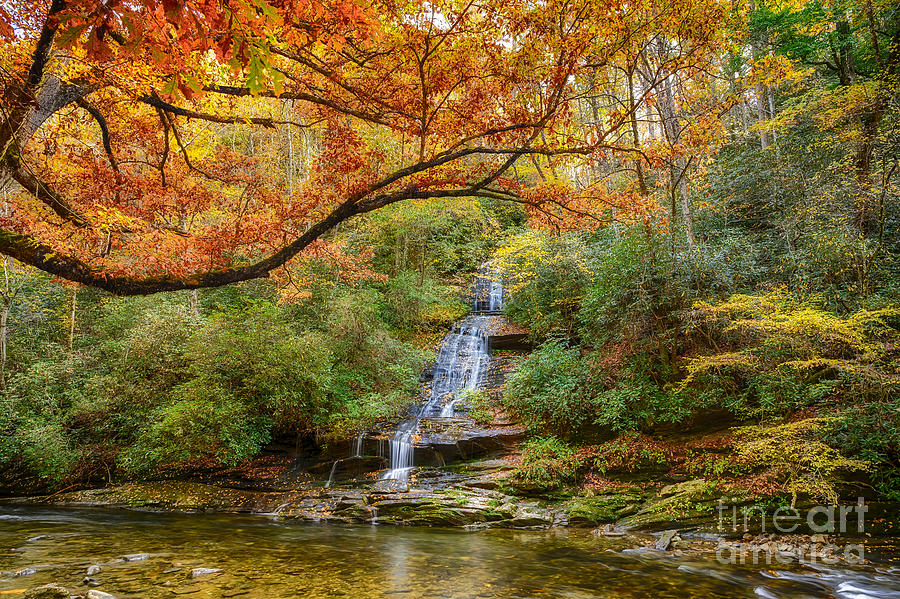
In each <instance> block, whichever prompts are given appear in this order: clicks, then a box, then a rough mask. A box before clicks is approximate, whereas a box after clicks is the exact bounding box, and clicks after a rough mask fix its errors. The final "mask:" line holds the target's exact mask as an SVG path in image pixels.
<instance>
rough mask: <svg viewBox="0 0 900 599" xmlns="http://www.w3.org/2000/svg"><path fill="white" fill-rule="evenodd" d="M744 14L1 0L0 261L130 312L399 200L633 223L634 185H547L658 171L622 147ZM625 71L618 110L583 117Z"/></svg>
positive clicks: (557, 4) (728, 9)
mask: <svg viewBox="0 0 900 599" xmlns="http://www.w3.org/2000/svg"><path fill="white" fill-rule="evenodd" d="M740 12H741V10H740V8H739V7H736V6H735V5H733V4H732V3H731V2H724V1H721V0H700V1H696V0H691V1H688V0H642V1H641V2H638V3H634V2H624V1H613V2H610V1H606V0H598V1H591V2H573V1H565V0H562V1H561V0H549V1H541V2H533V3H532V2H527V3H526V2H506V1H500V0H487V1H481V2H475V1H474V0H472V1H462V2H460V1H446V2H443V1H441V2H425V1H416V0H414V1H411V2H400V3H396V2H380V1H379V2H354V1H352V0H340V1H335V2H319V1H307V0H301V1H280V0H279V1H265V0H255V1H252V2H235V1H229V0H214V1H206V0H203V1H180V0H167V1H163V2H156V1H148V2H131V3H129V2H99V1H94V0H80V1H66V0H54V1H52V2H45V1H36V2H32V1H21V2H14V3H12V4H9V5H7V6H6V7H5V8H4V9H3V12H2V13H0V23H2V24H0V30H2V34H3V36H4V37H3V45H2V51H0V61H2V73H3V75H2V77H3V107H4V110H3V114H2V126H0V148H2V157H0V158H2V159H0V170H2V173H3V176H4V177H5V178H8V179H12V180H14V181H16V182H17V183H18V187H17V188H16V189H15V190H14V191H12V192H10V193H8V194H7V198H6V209H5V211H4V214H3V217H2V233H0V251H2V252H3V253H5V254H7V255H10V256H13V257H15V258H16V259H18V260H20V261H22V262H24V263H26V264H30V265H32V266H35V267H38V268H40V269H42V270H45V271H47V272H50V273H52V274H55V275H58V276H60V277H62V278H65V279H69V280H73V281H76V282H79V283H83V284H87V285H92V286H96V287H99V288H103V289H106V290H109V291H112V292H115V293H118V294H126V295H127V294H144V293H152V292H157V291H166V290H176V289H190V288H198V287H210V286H218V285H223V284H227V283H232V282H236V281H242V280H247V279H252V278H257V277H262V276H266V275H268V274H269V273H271V272H272V271H273V270H275V269H278V268H280V267H282V266H283V265H284V264H285V263H286V262H287V261H289V260H291V259H292V258H293V257H295V256H296V255H297V254H299V253H300V252H303V251H304V250H305V249H306V248H308V247H309V246H310V244H312V243H313V242H314V241H315V240H316V239H318V238H320V237H321V236H322V235H323V234H325V233H326V232H328V231H330V230H332V229H333V228H334V227H336V226H337V225H338V224H339V223H341V222H342V221H344V220H346V219H348V218H350V217H352V216H354V215H359V214H363V213H368V212H371V211H373V210H377V209H379V208H381V207H384V206H386V205H389V204H392V203H395V202H398V201H403V200H410V199H431V198H458V197H481V198H491V199H496V200H505V201H511V202H518V203H521V204H524V205H526V206H528V208H529V210H530V211H531V212H532V214H533V215H534V216H536V217H540V218H544V219H546V220H547V221H548V222H551V223H553V225H554V226H559V224H560V223H565V222H566V221H567V220H572V219H574V220H587V221H590V222H593V221H597V222H602V221H608V220H609V218H610V214H609V209H610V207H611V206H613V207H617V208H618V209H620V210H622V211H625V212H627V213H632V212H636V213H640V212H642V211H644V210H645V209H646V207H645V206H643V205H642V202H641V194H639V193H635V192H633V190H626V191H625V192H621V193H617V194H611V192H610V190H609V189H608V188H607V186H606V185H605V184H599V183H597V182H593V183H588V184H584V185H580V186H579V185H572V184H571V183H570V182H568V181H565V179H564V177H562V176H558V174H557V176H555V177H549V176H546V175H545V173H544V170H549V169H552V170H554V171H556V170H557V169H559V170H564V169H567V170H572V169H576V170H577V169H584V168H588V167H590V165H592V164H596V163H597V162H598V161H604V160H608V159H609V158H610V156H614V155H622V156H626V157H631V158H629V162H630V163H636V164H638V168H639V169H640V161H641V160H644V161H645V162H646V161H658V160H662V159H664V157H663V156H662V153H661V152H660V151H659V150H657V151H653V152H651V150H650V149H649V148H646V147H641V145H640V142H639V140H638V139H636V137H635V136H633V135H632V128H633V126H634V124H635V122H636V114H637V113H638V111H639V110H641V109H642V107H644V106H648V105H650V104H652V103H653V102H654V101H655V100H654V98H656V97H657V96H659V97H662V96H666V92H665V89H666V88H671V86H672V80H673V78H675V77H678V81H679V87H685V86H688V85H690V83H691V82H692V81H701V80H705V78H706V77H707V75H708V74H709V73H710V72H711V71H712V70H713V65H714V63H715V62H716V61H717V60H718V58H719V57H720V55H721V52H722V51H723V50H724V49H725V48H726V47H727V44H728V43H729V41H728V39H729V36H728V35H726V33H728V32H729V31H733V29H734V27H735V17H737V16H738V15H739V14H740ZM638 70H639V71H640V73H641V75H640V77H641V84H640V86H632V94H631V95H632V98H631V100H630V101H629V102H627V103H625V104H623V105H621V106H613V105H610V106H608V107H604V108H603V109H602V110H599V111H598V108H597V102H596V100H597V98H602V97H603V96H604V94H609V91H610V87H611V86H613V85H618V84H619V83H617V81H618V80H619V79H621V76H620V75H621V74H623V73H624V74H625V76H627V77H628V78H635V73H636V71H638ZM635 88H637V89H638V93H637V97H634V96H635V93H634V89H635ZM671 95H672V94H671V89H669V95H668V96H666V97H667V98H668V97H670V96H671ZM670 100H671V98H670ZM671 101H672V102H674V100H671ZM589 104H590V105H593V115H592V116H590V117H589V118H587V119H585V118H583V116H584V107H585V106H587V105H589ZM714 108H715V107H714V106H713V105H712V103H707V105H706V106H705V107H704V108H703V110H709V109H714ZM667 127H668V125H667ZM669 129H671V133H672V136H671V138H670V140H669V141H670V142H671V143H670V146H678V145H679V144H681V143H682V141H681V140H680V139H678V138H677V136H676V133H675V129H674V128H672V127H669V128H668V129H667V130H669ZM276 136H277V137H279V138H281V139H287V140H288V141H289V142H290V144H291V148H290V152H291V154H290V160H291V166H290V172H289V173H288V176H284V174H283V173H284V169H278V168H277V161H278V160H281V159H282V157H281V156H276V157H274V158H273V156H272V155H267V154H266V153H265V152H261V151H260V150H259V148H260V146H262V142H263V141H264V140H265V139H266V138H268V139H269V140H270V141H271V140H272V139H273V138H274V137H276ZM297 136H299V138H298V139H296V140H295V138H296V137H297ZM705 141H706V140H696V142H697V143H700V144H702V143H705ZM294 144H296V145H297V146H298V147H296V148H295V147H294ZM301 145H302V148H300V147H299V146H301ZM678 152H679V151H678V150H676V153H678ZM669 153H670V154H671V148H670V152H669ZM538 158H540V159H541V160H546V161H547V163H549V165H550V167H549V169H548V167H546V166H545V167H544V169H543V170H542V169H541V167H540V166H539V164H538V161H537V159H538ZM295 160H296V162H295ZM295 165H299V166H295ZM275 170H280V171H281V173H279V176H273V175H274V171H275ZM554 174H556V173H554ZM641 185H644V183H643V182H642V183H641Z"/></svg>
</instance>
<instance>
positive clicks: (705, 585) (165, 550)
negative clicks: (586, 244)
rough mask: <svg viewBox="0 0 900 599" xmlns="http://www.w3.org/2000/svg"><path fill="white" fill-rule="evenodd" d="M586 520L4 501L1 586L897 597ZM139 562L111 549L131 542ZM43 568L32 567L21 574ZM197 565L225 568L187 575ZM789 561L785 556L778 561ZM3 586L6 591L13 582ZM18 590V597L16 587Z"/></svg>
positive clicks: (888, 572) (890, 579)
mask: <svg viewBox="0 0 900 599" xmlns="http://www.w3.org/2000/svg"><path fill="white" fill-rule="evenodd" d="M626 543H627V542H625V541H622V540H617V539H597V538H594V537H592V536H590V534H589V533H587V532H586V531H575V530H565V529H561V530H557V531H547V532H537V531H535V532H532V531H510V530H485V531H480V532H466V531H461V530H443V529H429V528H399V527H392V526H340V525H334V524H328V525H326V524H312V523H303V522H296V521H279V520H274V519H269V518H263V517H251V516H234V515H177V514H154V513H135V512H113V511H105V510H58V509H53V510H40V509H34V508H7V507H4V508H2V509H0V571H2V574H0V593H2V592H3V591H10V590H15V589H25V588H29V587H33V586H37V585H40V584H46V583H49V582H55V583H58V584H61V585H64V586H67V587H68V588H69V589H72V590H77V591H79V592H82V593H83V592H86V591H87V590H88V589H89V588H91V587H88V586H86V585H85V584H84V583H83V582H82V580H83V578H84V577H85V572H86V570H87V568H88V566H90V565H93V564H98V565H100V566H101V567H102V571H101V572H100V573H99V574H96V575H95V578H96V579H97V583H99V584H98V586H96V588H97V589H99V590H102V591H105V592H108V593H113V594H114V595H116V596H118V597H120V598H124V597H141V598H148V599H154V598H158V597H176V596H180V595H185V596H187V597H192V598H207V597H209V598H211V597H242V598H260V599H262V598H266V599H279V598H288V597H315V598H318V597H339V596H346V597H353V598H357V597H361V598H365V597H399V598H417V597H453V598H465V597H509V598H520V597H561V598H562V597H565V598H572V599H576V598H581V597H606V598H624V599H631V598H648V599H649V598H654V599H661V598H668V597H672V598H675V597H678V598H697V599H705V598H716V597H781V598H787V597H841V598H843V597H846V598H850V597H853V598H857V597H859V598H865V597H873V598H874V597H877V598H879V599H883V598H887V597H900V571H897V572H894V571H893V570H892V569H890V568H881V569H880V571H879V570H876V569H874V568H865V569H862V570H859V571H850V570H822V571H816V570H812V569H809V568H799V567H798V568H795V569H794V570H792V571H783V570H782V571H778V570H775V569H771V570H765V569H763V570H762V571H760V570H761V569H760V568H753V567H735V566H725V565H720V564H718V563H717V562H715V561H714V560H713V559H701V558H698V557H692V558H690V557H686V556H683V557H675V556H672V555H671V554H662V553H658V552H655V551H645V550H633V549H627V546H628V545H627V544H626ZM142 553H146V554H148V557H147V558H146V559H144V560H141V561H134V562H121V561H116V560H117V559H119V558H121V557H122V556H123V555H126V554H142ZM25 568H34V569H35V570H36V572H35V573H33V574H30V575H27V576H20V577H13V576H12V573H13V572H15V571H20V570H23V569H25ZM193 568H220V569H222V572H221V573H218V574H212V575H206V576H201V577H199V578H196V579H192V578H191V570H192V569H193ZM782 568H783V567H782ZM4 596H6V594H4ZM9 596H13V597H14V596H16V594H15V593H13V594H9Z"/></svg>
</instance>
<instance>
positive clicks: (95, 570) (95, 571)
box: [86, 564, 103, 576]
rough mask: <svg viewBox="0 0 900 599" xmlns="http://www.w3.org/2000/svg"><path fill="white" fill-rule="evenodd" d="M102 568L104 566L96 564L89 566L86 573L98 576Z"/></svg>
mask: <svg viewBox="0 0 900 599" xmlns="http://www.w3.org/2000/svg"><path fill="white" fill-rule="evenodd" d="M102 570H103V568H101V567H100V566H98V565H96V564H95V565H93V566H88V569H87V572H86V574H87V575H88V576H96V575H97V574H100V572H101V571H102Z"/></svg>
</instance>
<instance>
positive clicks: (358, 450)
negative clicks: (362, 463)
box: [350, 431, 366, 458]
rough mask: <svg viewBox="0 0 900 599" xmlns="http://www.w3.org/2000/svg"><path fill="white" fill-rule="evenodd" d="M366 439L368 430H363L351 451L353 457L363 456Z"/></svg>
mask: <svg viewBox="0 0 900 599" xmlns="http://www.w3.org/2000/svg"><path fill="white" fill-rule="evenodd" d="M365 440H366V431H363V432H361V433H359V435H358V436H357V437H356V443H354V444H353V448H352V451H351V453H350V457H351V458H361V457H362V450H363V443H364V442H365Z"/></svg>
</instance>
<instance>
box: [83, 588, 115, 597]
mask: <svg viewBox="0 0 900 599" xmlns="http://www.w3.org/2000/svg"><path fill="white" fill-rule="evenodd" d="M86 597H87V599H116V596H115V595H110V594H109V593H104V592H103V591H97V590H93V589H91V590H90V591H88V592H87V595H86Z"/></svg>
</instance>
